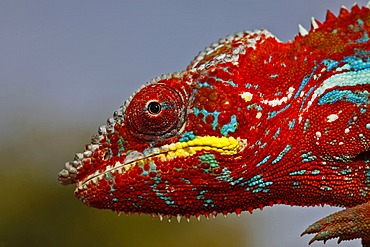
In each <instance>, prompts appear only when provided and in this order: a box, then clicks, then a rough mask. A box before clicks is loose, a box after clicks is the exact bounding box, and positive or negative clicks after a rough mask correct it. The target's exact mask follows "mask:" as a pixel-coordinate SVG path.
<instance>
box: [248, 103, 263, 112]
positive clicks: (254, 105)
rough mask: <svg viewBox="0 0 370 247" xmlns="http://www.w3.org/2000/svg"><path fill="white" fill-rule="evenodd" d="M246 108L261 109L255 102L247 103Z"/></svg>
mask: <svg viewBox="0 0 370 247" xmlns="http://www.w3.org/2000/svg"><path fill="white" fill-rule="evenodd" d="M247 109H248V110H253V109H256V110H259V111H262V110H263V108H262V106H260V105H257V104H256V103H253V104H251V105H247Z"/></svg>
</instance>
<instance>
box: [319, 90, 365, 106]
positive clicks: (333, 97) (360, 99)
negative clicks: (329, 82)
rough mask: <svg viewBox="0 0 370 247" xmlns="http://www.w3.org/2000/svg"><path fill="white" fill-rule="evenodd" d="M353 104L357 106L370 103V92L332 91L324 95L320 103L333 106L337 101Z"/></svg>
mask: <svg viewBox="0 0 370 247" xmlns="http://www.w3.org/2000/svg"><path fill="white" fill-rule="evenodd" d="M340 100H342V101H347V102H352V103H355V104H357V105H360V104H364V103H369V92H368V91H366V90H365V91H355V92H352V91H349V90H332V91H330V92H328V93H326V94H324V95H323V96H322V97H321V98H320V99H319V101H318V104H319V105H324V104H333V103H334V102H337V101H340Z"/></svg>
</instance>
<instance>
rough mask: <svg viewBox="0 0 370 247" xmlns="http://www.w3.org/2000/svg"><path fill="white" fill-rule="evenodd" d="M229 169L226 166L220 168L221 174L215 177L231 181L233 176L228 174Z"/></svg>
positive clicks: (229, 172)
mask: <svg viewBox="0 0 370 247" xmlns="http://www.w3.org/2000/svg"><path fill="white" fill-rule="evenodd" d="M230 174H231V171H229V170H228V169H227V168H226V167H225V168H224V169H222V175H221V176H219V177H217V179H219V180H221V181H225V182H228V183H231V182H232V181H233V177H231V176H230Z"/></svg>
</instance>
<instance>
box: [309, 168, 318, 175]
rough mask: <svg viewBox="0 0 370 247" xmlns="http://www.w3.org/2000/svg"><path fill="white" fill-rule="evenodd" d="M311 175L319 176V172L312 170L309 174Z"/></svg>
mask: <svg viewBox="0 0 370 247" xmlns="http://www.w3.org/2000/svg"><path fill="white" fill-rule="evenodd" d="M311 174H312V175H319V174H320V170H317V169H316V170H313V171H312V172H311Z"/></svg>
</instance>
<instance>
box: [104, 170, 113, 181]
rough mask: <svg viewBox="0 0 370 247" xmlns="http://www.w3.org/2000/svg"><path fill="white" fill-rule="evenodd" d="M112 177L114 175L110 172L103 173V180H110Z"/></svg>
mask: <svg viewBox="0 0 370 247" xmlns="http://www.w3.org/2000/svg"><path fill="white" fill-rule="evenodd" d="M111 179H114V176H113V175H112V174H111V173H110V172H106V173H105V180H111Z"/></svg>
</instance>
